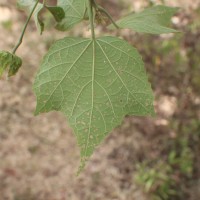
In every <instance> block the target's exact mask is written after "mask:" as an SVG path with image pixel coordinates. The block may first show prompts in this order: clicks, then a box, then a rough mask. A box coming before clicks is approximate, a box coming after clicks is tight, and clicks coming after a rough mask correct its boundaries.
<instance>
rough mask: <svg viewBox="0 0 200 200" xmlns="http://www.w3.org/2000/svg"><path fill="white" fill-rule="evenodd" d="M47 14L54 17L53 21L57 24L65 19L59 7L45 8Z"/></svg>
mask: <svg viewBox="0 0 200 200" xmlns="http://www.w3.org/2000/svg"><path fill="white" fill-rule="evenodd" d="M45 7H46V8H47V9H48V10H49V12H51V14H52V15H53V16H54V18H55V20H56V21H57V22H60V21H62V19H63V18H64V17H65V12H64V10H63V9H62V8H61V7H58V6H45Z"/></svg>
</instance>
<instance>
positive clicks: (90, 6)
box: [88, 0, 95, 40]
mask: <svg viewBox="0 0 200 200" xmlns="http://www.w3.org/2000/svg"><path fill="white" fill-rule="evenodd" d="M88 13H89V20H90V28H91V32H92V39H93V40H94V39H95V31H94V11H93V0H88Z"/></svg>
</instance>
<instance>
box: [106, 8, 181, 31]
mask: <svg viewBox="0 0 200 200" xmlns="http://www.w3.org/2000/svg"><path fill="white" fill-rule="evenodd" d="M177 10H178V8H172V7H167V6H163V5H158V6H154V7H151V8H147V9H145V10H143V11H142V12H140V13H131V14H129V15H128V16H125V17H123V18H122V19H120V20H118V21H117V22H116V24H117V25H118V26H119V27H120V28H122V29H123V28H128V29H131V30H133V31H136V32H141V33H151V34H162V33H173V32H178V31H177V30H174V29H171V28H168V25H169V24H170V20H171V17H172V16H173V15H174V14H175V13H176V12H177ZM109 27H110V28H113V27H114V26H113V25H110V26H109Z"/></svg>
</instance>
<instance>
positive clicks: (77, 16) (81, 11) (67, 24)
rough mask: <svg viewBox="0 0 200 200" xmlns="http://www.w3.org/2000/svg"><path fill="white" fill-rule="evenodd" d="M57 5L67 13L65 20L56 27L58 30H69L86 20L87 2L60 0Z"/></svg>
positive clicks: (83, 0) (82, 0) (81, 0)
mask: <svg viewBox="0 0 200 200" xmlns="http://www.w3.org/2000/svg"><path fill="white" fill-rule="evenodd" d="M57 4H58V6H60V7H62V8H63V9H64V11H65V18H64V19H63V20H62V21H61V22H60V23H58V24H57V26H56V28H57V29H58V30H61V31H66V30H69V29H70V28H72V27H73V26H74V25H76V24H78V23H79V22H81V21H82V20H83V19H84V18H85V15H86V7H87V6H86V5H87V4H86V0H58V3H57Z"/></svg>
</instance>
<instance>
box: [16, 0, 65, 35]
mask: <svg viewBox="0 0 200 200" xmlns="http://www.w3.org/2000/svg"><path fill="white" fill-rule="evenodd" d="M36 2H37V0H18V1H17V6H18V7H19V8H21V9H25V10H28V12H29V13H30V12H31V11H32V10H33V8H34V6H35V4H36ZM44 8H46V9H47V10H48V11H49V12H50V13H51V14H52V15H53V16H54V18H55V20H56V21H57V22H60V21H61V20H62V19H63V18H64V17H65V13H64V10H63V9H62V8H61V7H59V6H47V5H45V4H42V3H38V4H37V6H36V8H35V11H34V20H35V24H36V27H37V29H38V31H39V33H40V34H42V32H43V31H44V22H43V21H42V19H41V16H40V14H41V12H42V10H43V9H44Z"/></svg>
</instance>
